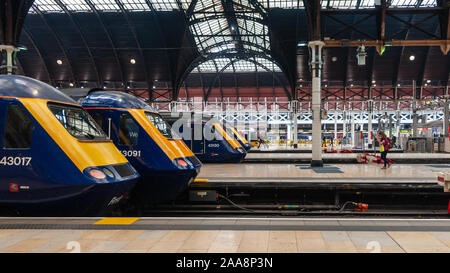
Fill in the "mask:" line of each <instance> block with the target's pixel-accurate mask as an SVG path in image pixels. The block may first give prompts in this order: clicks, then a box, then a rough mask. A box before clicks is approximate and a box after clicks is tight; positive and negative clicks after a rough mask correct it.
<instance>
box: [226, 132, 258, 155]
mask: <svg viewBox="0 0 450 273" xmlns="http://www.w3.org/2000/svg"><path fill="white" fill-rule="evenodd" d="M226 128H227V129H228V128H229V130H227V132H230V134H232V135H233V137H234V138H235V139H236V140H237V141H238V142H239V144H240V145H241V146H242V147H243V148H244V149H245V151H246V152H248V151H249V150H250V149H251V148H252V145H251V144H250V143H249V142H248V141H247V139H245V138H244V137H243V136H242V135H241V134H239V132H238V131H237V130H236V128H234V127H233V126H227V127H226Z"/></svg>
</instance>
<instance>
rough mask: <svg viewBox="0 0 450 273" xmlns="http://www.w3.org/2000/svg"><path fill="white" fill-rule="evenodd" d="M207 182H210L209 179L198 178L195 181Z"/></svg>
mask: <svg viewBox="0 0 450 273" xmlns="http://www.w3.org/2000/svg"><path fill="white" fill-rule="evenodd" d="M206 182H208V179H203V178H197V179H195V180H194V183H206Z"/></svg>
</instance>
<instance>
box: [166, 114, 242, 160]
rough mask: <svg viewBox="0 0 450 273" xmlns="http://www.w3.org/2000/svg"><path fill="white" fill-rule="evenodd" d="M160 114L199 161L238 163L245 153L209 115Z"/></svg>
mask: <svg viewBox="0 0 450 273" xmlns="http://www.w3.org/2000/svg"><path fill="white" fill-rule="evenodd" d="M180 114H181V115H180ZM161 115H162V117H163V118H164V119H165V120H166V121H167V122H168V123H169V124H170V125H171V126H173V127H174V128H175V131H176V132H177V134H179V135H180V136H181V137H182V139H183V141H184V142H185V143H186V145H187V146H188V147H189V148H190V149H191V150H192V151H193V152H194V154H195V155H196V156H197V157H198V159H200V161H201V162H204V163H240V162H242V161H243V160H244V158H245V156H246V155H247V152H246V150H245V149H244V148H243V147H242V146H241V144H239V142H238V141H237V140H236V139H235V138H234V137H232V136H230V135H229V134H228V133H227V132H226V130H225V129H224V128H223V126H222V125H221V124H220V123H219V122H218V121H217V120H216V119H214V118H212V117H210V116H205V115H202V116H201V117H200V116H198V117H197V115H196V114H194V113H190V112H184V113H173V114H172V113H161Z"/></svg>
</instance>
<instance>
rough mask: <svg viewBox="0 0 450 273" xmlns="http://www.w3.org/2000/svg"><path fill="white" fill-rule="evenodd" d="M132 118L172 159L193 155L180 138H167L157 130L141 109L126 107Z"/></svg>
mask: <svg viewBox="0 0 450 273" xmlns="http://www.w3.org/2000/svg"><path fill="white" fill-rule="evenodd" d="M127 110H128V112H129V113H130V114H131V115H132V116H133V117H134V119H135V120H136V121H137V122H138V123H139V125H141V127H142V128H143V129H144V130H145V131H146V132H147V134H148V135H149V136H150V137H151V138H152V139H153V141H155V142H156V144H157V145H158V146H159V147H160V148H161V149H162V150H163V151H164V153H165V154H166V155H167V156H168V157H169V158H170V160H174V159H175V158H183V157H189V156H194V153H192V151H191V150H190V149H189V148H188V146H186V144H185V143H184V141H183V140H182V139H168V138H166V137H165V136H163V135H162V134H161V132H159V130H158V129H157V128H156V127H155V125H153V123H152V122H151V121H150V119H148V118H147V116H146V115H145V112H147V110H143V109H127Z"/></svg>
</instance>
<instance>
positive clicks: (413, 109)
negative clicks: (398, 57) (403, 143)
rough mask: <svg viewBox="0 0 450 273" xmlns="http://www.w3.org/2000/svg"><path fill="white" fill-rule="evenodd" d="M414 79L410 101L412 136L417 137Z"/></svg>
mask: <svg viewBox="0 0 450 273" xmlns="http://www.w3.org/2000/svg"><path fill="white" fill-rule="evenodd" d="M416 92H417V89H416V81H413V101H412V115H413V116H412V119H413V120H412V122H413V123H412V136H413V137H417V104H416Z"/></svg>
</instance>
